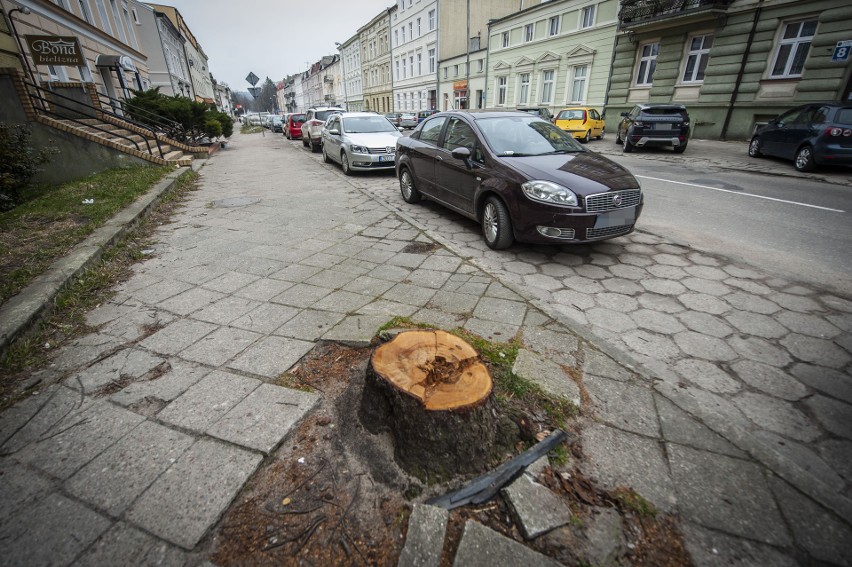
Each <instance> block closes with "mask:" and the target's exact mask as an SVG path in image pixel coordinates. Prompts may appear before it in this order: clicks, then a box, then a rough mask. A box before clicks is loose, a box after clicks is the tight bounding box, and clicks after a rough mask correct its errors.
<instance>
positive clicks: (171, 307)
mask: <svg viewBox="0 0 852 567" xmlns="http://www.w3.org/2000/svg"><path fill="white" fill-rule="evenodd" d="M225 297H227V296H226V295H225V294H224V293H220V292H218V291H212V290H209V289H204V288H202V287H194V288H192V289H188V290H186V291H185V292H183V293H181V294H178V295H176V296H174V297H170V298H169V299H167V300H166V301H163V302H162V303H160V304H159V305H158V307H159V308H161V309H165V310H167V311H170V312H172V313H175V314H177V315H184V316H185V315H189V314H190V313H194V312H195V311H199V310H201V309H205V308H207V307H209V306H210V305H212V304H213V303H215V302H217V301H219V300H221V299H223V298H225Z"/></svg>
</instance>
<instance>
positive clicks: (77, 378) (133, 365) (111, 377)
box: [64, 348, 166, 394]
mask: <svg viewBox="0 0 852 567" xmlns="http://www.w3.org/2000/svg"><path fill="white" fill-rule="evenodd" d="M165 360H166V359H165V358H163V357H160V356H156V355H153V354H151V353H149V352H147V351H144V350H141V349H136V348H125V349H121V350H119V351H118V352H116V353H115V354H113V355H111V356H109V357H107V358H105V359H103V360H101V361H100V362H97V363H95V364H93V365H92V366H90V367H88V368H86V369H85V370H83V371H81V372H77V373H76V374H74V375H72V376H69V377H68V378H66V379H65V380H64V384H65V385H66V386H67V387H69V388H72V389H74V390H82V391H83V392H84V393H87V394H91V393H92V392H94V391H95V390H97V389H98V388H101V387H103V386H106V385H108V384H110V383H114V382H119V381H120V380H124V379H132V380H134V381H135V380H138V379H140V378H141V377H142V376H144V375H145V374H147V373H148V372H150V371H152V370H154V369H155V368H157V367H158V366H160V365H161V364H163V363H164V362H165Z"/></svg>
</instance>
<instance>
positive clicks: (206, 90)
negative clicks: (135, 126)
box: [110, 0, 215, 104]
mask: <svg viewBox="0 0 852 567" xmlns="http://www.w3.org/2000/svg"><path fill="white" fill-rule="evenodd" d="M110 1H112V0H110ZM149 5H150V6H151V7H153V8H154V9H155V10H157V11H158V12H161V13H163V14H165V15H166V17H167V18H168V19H169V21H171V23H172V24H173V25H174V26H175V28H177V30H178V31H179V32H180V34H181V36H183V38H184V40H185V42H184V55H185V57H186V62H187V64H188V65H189V76H190V80H191V82H192V92H193V95H194V96H195V100H196V101H197V102H205V103H207V104H215V93H214V92H213V81H212V79H211V78H210V70H209V68H208V63H207V55H206V54H205V53H204V50H203V49H202V48H201V43H199V41H198V40H197V39H196V37H195V35H193V33H192V31H191V30H190V29H189V25H188V24H187V23H186V20H184V18H183V16H182V15H181V13H180V12H179V11H178V10H177V9H176V8H173V7H172V6H165V5H163V4H149Z"/></svg>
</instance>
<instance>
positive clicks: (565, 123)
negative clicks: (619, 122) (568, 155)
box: [553, 106, 606, 142]
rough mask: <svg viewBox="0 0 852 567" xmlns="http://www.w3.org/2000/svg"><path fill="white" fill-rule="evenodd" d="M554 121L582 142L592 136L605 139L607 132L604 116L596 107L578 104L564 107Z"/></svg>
mask: <svg viewBox="0 0 852 567" xmlns="http://www.w3.org/2000/svg"><path fill="white" fill-rule="evenodd" d="M553 123H554V124H556V126H557V127H558V128H562V129H563V130H565V131H566V132H568V133H569V134H571V135H572V136H574V137H575V138H577V139H578V140H580V141H581V142H588V141H589V140H591V139H592V138H598V139H600V140H603V137H604V135H605V134H606V125H605V124H604V120H603V117H602V116H601V115H600V113H599V112H598V111H597V110H595V109H594V108H587V107H582V106H578V107H573V108H565V109H562V110H560V111H559V114H557V115H556V119H555V120H554V121H553Z"/></svg>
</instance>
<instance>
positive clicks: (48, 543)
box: [0, 493, 111, 565]
mask: <svg viewBox="0 0 852 567" xmlns="http://www.w3.org/2000/svg"><path fill="white" fill-rule="evenodd" d="M110 524H111V521H110V520H109V519H108V518H106V517H105V516H102V515H100V514H98V513H97V512H94V511H92V510H90V509H89V508H86V507H85V506H83V505H82V504H80V503H79V502H75V501H73V500H71V499H69V498H67V497H65V496H62V495H61V494H58V493H53V494H50V495H48V496H46V497H44V498H42V499H41V500H39V501H38V502H37V503H35V504H34V505H33V506H31V507H28V508H25V509H24V510H22V511H21V512H20V513H18V514H16V515H15V516H14V517H12V518H7V519H6V521H5V522H4V523H3V524H2V525H0V541H2V542H3V559H2V561H3V563H4V564H5V565H70V564H71V562H72V561H73V560H74V558H75V557H76V556H77V555H78V554H79V553H80V552H81V551H83V550H84V549H86V547H88V546H89V545H90V544H91V543H92V542H93V541H95V540H96V539H97V538H98V537H99V536H100V535H101V534H102V533H103V532H105V531H106V530H107V529H108V528H109V526H110Z"/></svg>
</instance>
